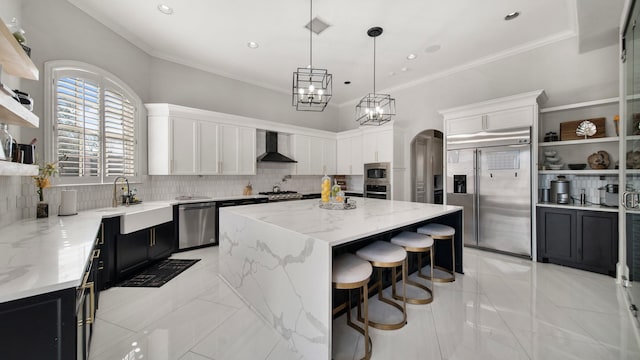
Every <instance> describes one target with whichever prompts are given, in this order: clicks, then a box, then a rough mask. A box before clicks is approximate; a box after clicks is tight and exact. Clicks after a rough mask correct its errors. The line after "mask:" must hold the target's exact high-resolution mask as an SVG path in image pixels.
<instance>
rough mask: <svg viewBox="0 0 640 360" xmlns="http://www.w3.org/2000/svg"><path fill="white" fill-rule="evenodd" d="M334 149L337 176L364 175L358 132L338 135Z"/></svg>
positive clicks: (360, 137) (360, 141) (360, 139)
mask: <svg viewBox="0 0 640 360" xmlns="http://www.w3.org/2000/svg"><path fill="white" fill-rule="evenodd" d="M336 149H337V154H336V163H337V169H336V172H337V174H340V175H362V174H363V173H364V166H363V162H362V133H361V131H360V130H358V131H355V132H352V131H350V132H346V131H345V132H342V133H339V134H338V140H337V146H336Z"/></svg>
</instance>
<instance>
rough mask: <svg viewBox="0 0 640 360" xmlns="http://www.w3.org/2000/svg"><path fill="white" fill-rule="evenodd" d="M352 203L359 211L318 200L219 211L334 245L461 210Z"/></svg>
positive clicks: (366, 201)
mask: <svg viewBox="0 0 640 360" xmlns="http://www.w3.org/2000/svg"><path fill="white" fill-rule="evenodd" d="M353 200H355V201H356V203H357V208H355V209H352V210H326V209H321V208H320V207H319V206H318V204H319V203H318V202H319V199H310V200H300V201H282V202H275V203H269V204H268V205H267V206H257V205H249V206H243V207H241V208H236V207H231V208H223V209H221V210H220V211H228V212H231V213H233V214H237V215H241V216H245V217H249V218H252V219H253V220H256V221H261V222H265V223H268V224H271V225H275V226H278V227H281V228H284V229H287V230H290V231H294V232H296V233H299V234H303V235H307V236H310V237H313V238H315V239H318V240H321V241H325V242H327V243H329V244H330V245H331V246H335V245H339V244H342V243H345V242H349V241H352V240H356V239H361V238H364V237H367V236H369V235H375V234H379V233H381V232H384V231H387V230H393V229H397V228H399V227H402V226H406V225H411V224H415V223H417V222H420V221H424V220H429V219H433V218H435V217H438V216H441V215H446V214H450V213H453V212H456V211H459V210H462V207H460V206H451V205H437V204H423V203H415V202H406V201H390V200H379V199H370V198H356V199H353ZM262 205H264V204H262Z"/></svg>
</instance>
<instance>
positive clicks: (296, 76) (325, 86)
mask: <svg viewBox="0 0 640 360" xmlns="http://www.w3.org/2000/svg"><path fill="white" fill-rule="evenodd" d="M310 3H311V4H310V6H309V66H308V67H306V68H298V69H297V71H296V72H294V73H293V90H292V104H291V105H293V106H295V107H296V110H298V111H323V110H324V108H325V107H327V104H328V103H329V100H330V99H331V91H332V81H331V80H332V79H331V78H332V76H331V74H329V72H328V71H327V70H326V69H314V68H313V0H310Z"/></svg>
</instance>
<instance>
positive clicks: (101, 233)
mask: <svg viewBox="0 0 640 360" xmlns="http://www.w3.org/2000/svg"><path fill="white" fill-rule="evenodd" d="M98 244H100V245H102V244H104V223H100V242H99V243H98Z"/></svg>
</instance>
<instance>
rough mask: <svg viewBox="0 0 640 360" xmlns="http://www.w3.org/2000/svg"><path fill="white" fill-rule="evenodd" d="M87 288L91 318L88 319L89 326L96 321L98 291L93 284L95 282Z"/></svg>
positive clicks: (88, 284)
mask: <svg viewBox="0 0 640 360" xmlns="http://www.w3.org/2000/svg"><path fill="white" fill-rule="evenodd" d="M86 286H87V288H88V289H89V307H90V310H89V318H88V319H87V321H86V323H87V324H93V321H94V319H95V313H96V291H95V286H94V284H93V281H92V282H90V283H87V285H86Z"/></svg>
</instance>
